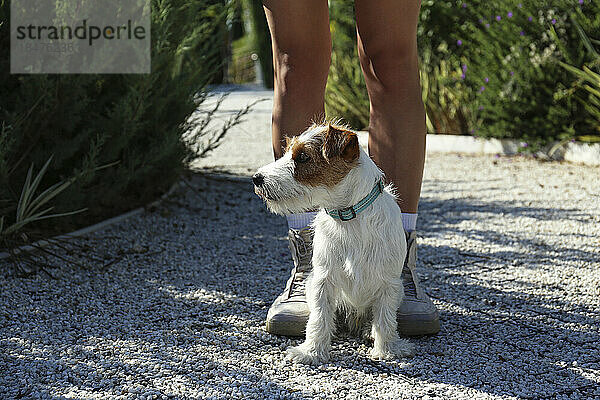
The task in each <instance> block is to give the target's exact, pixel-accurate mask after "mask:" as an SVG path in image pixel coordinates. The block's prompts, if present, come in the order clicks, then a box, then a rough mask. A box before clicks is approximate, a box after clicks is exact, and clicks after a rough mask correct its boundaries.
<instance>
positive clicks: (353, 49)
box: [325, 0, 369, 129]
mask: <svg viewBox="0 0 600 400" xmlns="http://www.w3.org/2000/svg"><path fill="white" fill-rule="evenodd" d="M329 3H330V11H329V13H330V21H331V22H330V30H331V39H332V42H333V48H332V54H331V68H330V70H329V76H328V78H327V89H326V91H325V111H326V114H327V116H328V117H329V118H342V119H343V120H344V121H346V122H347V123H348V124H350V126H352V127H353V128H355V129H364V128H366V127H367V126H368V125H369V96H368V94H367V88H366V86H365V80H364V77H363V75H362V71H361V69H360V62H359V61H358V50H357V46H356V25H355V22H354V5H353V3H352V2H346V1H343V0H332V1H330V2H329Z"/></svg>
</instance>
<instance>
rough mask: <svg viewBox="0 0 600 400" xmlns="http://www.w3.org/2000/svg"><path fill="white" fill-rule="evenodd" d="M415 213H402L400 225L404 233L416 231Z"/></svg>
mask: <svg viewBox="0 0 600 400" xmlns="http://www.w3.org/2000/svg"><path fill="white" fill-rule="evenodd" d="M418 215H419V214H417V213H402V225H403V226H404V230H405V231H406V232H412V231H415V230H417V216H418Z"/></svg>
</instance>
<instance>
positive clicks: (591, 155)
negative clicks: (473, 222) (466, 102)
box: [364, 132, 600, 166]
mask: <svg viewBox="0 0 600 400" xmlns="http://www.w3.org/2000/svg"><path fill="white" fill-rule="evenodd" d="M364 134H367V133H366V132H364ZM523 148H524V146H522V145H521V142H520V141H518V140H514V139H484V138H478V137H474V136H462V135H441V134H428V135H427V151H428V152H432V153H463V154H502V155H515V154H518V153H519V149H523ZM536 155H537V156H538V157H540V158H542V159H546V160H553V161H568V162H572V163H575V164H583V165H590V166H598V165H600V143H592V144H589V143H581V142H568V143H564V144H561V143H560V142H556V143H553V144H551V145H550V146H547V147H546V148H545V149H544V150H542V151H540V152H538V153H536Z"/></svg>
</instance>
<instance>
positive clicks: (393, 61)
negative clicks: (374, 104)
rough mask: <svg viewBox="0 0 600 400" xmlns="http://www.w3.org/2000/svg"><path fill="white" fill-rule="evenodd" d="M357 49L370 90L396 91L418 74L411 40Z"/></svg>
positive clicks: (414, 49)
mask: <svg viewBox="0 0 600 400" xmlns="http://www.w3.org/2000/svg"><path fill="white" fill-rule="evenodd" d="M361 50H362V51H359V58H360V62H361V64H362V66H363V69H364V70H365V72H366V73H365V79H366V80H367V84H368V86H370V87H371V88H372V90H377V91H384V92H391V93H397V92H398V91H400V92H402V91H405V90H406V89H407V85H406V84H407V83H408V81H411V80H414V79H416V77H417V76H418V61H417V57H418V55H417V47H416V44H415V43H414V42H412V41H407V42H405V43H396V44H394V45H391V46H390V45H389V44H386V45H381V46H373V47H372V48H367V49H361Z"/></svg>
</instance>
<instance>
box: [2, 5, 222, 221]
mask: <svg viewBox="0 0 600 400" xmlns="http://www.w3.org/2000/svg"><path fill="white" fill-rule="evenodd" d="M59 3H60V2H59ZM57 4H58V3H57ZM151 5H152V47H151V50H152V72H151V73H150V74H147V75H10V74H9V71H10V68H9V67H10V65H9V62H10V58H9V48H10V46H9V31H8V21H9V9H10V2H9V1H6V0H2V3H0V93H2V96H1V97H0V216H1V217H2V218H3V224H4V226H5V227H6V226H11V225H12V224H14V223H15V222H16V220H17V219H18V217H16V215H17V213H16V212H17V210H18V209H19V204H20V203H19V198H20V195H19V193H23V191H24V190H26V191H31V190H32V185H31V182H29V186H28V176H30V174H31V169H30V168H29V166H30V165H44V164H45V163H46V161H47V160H48V158H49V156H51V155H52V156H53V157H52V160H51V162H50V163H49V164H48V165H46V167H45V168H44V169H43V171H44V173H43V174H41V175H38V176H39V181H40V182H37V184H38V185H39V186H40V187H42V186H45V187H55V186H52V184H53V183H55V182H70V184H69V186H68V187H64V188H63V187H62V186H61V188H63V189H64V190H62V191H61V193H60V194H57V195H56V196H53V198H52V201H53V205H54V206H55V209H56V213H58V214H60V213H65V212H69V211H72V210H78V209H82V208H87V209H88V211H87V212H86V213H84V214H78V215H76V216H72V217H69V218H68V219H65V220H64V221H63V220H61V227H60V230H61V231H64V230H65V229H71V228H73V227H74V226H78V225H81V224H89V223H91V222H94V221H95V220H98V219H101V218H105V217H106V216H107V215H111V214H115V213H118V212H121V211H124V210H127V209H131V208H133V207H136V206H139V205H141V204H145V203H147V202H148V201H150V200H151V199H154V198H156V196H157V195H159V194H160V193H163V192H164V191H165V190H166V189H167V188H168V187H169V186H171V185H172V183H173V182H174V181H175V180H176V179H177V177H178V176H179V174H180V172H181V171H182V170H183V168H184V167H185V165H186V164H187V163H189V162H191V161H193V160H194V159H195V158H196V157H198V156H200V155H202V153H203V149H201V148H192V147H191V146H190V145H189V143H188V142H186V140H185V138H184V136H185V132H186V130H191V129H193V128H195V132H194V134H193V136H194V137H196V138H199V137H201V136H203V135H207V134H210V132H209V131H208V129H207V124H204V123H202V121H198V120H197V119H196V123H197V125H199V126H196V127H194V126H190V125H189V123H188V124H186V123H185V122H186V121H188V120H189V119H190V116H191V115H192V113H193V112H194V110H196V109H197V108H198V107H199V106H201V105H202V104H201V103H202V102H203V101H204V100H206V98H207V96H206V95H205V94H202V93H205V88H206V86H207V84H208V83H210V82H211V81H213V79H214V76H215V73H217V72H218V71H219V69H220V67H221V62H222V57H221V55H222V54H221V52H222V37H221V36H220V35H215V32H217V31H219V29H221V27H222V26H223V25H224V22H223V21H224V18H225V15H226V10H225V6H224V5H223V3H222V2H215V1H209V0H152V3H151ZM198 93H201V95H200V96H198ZM218 134H220V132H218ZM105 165H111V167H110V168H106V169H103V170H102V171H99V168H100V167H101V166H105ZM72 177H77V179H76V180H72ZM53 221H54V220H53ZM55 223H56V221H54V222H53V224H52V225H50V224H48V225H46V226H45V227H44V228H45V229H54V224H55ZM37 226H39V224H36V227H37ZM57 229H59V228H57Z"/></svg>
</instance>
